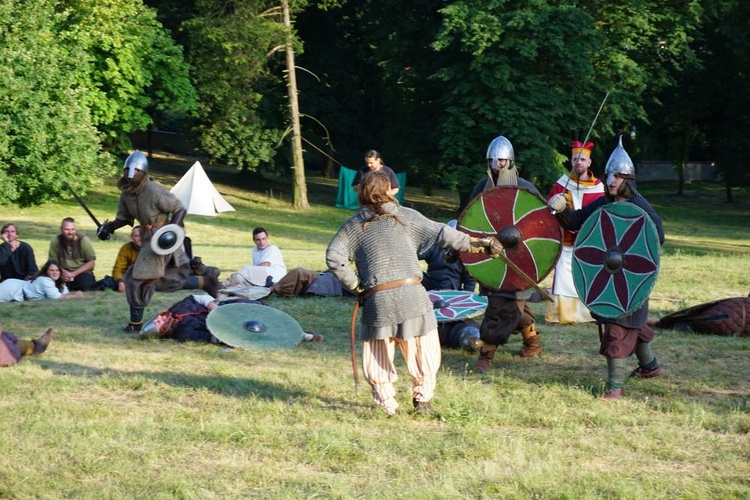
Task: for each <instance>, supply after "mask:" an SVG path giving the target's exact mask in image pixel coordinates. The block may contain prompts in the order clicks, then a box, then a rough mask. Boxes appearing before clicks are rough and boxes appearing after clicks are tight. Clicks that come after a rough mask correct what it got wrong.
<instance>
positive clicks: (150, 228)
mask: <svg viewBox="0 0 750 500" xmlns="http://www.w3.org/2000/svg"><path fill="white" fill-rule="evenodd" d="M166 223H167V221H165V220H164V221H161V222H159V221H157V222H152V223H149V224H146V225H144V226H141V229H142V230H144V229H145V231H146V233H147V234H148V239H151V236H153V235H154V229H158V228H160V227H162V226H163V225H164V224H166Z"/></svg>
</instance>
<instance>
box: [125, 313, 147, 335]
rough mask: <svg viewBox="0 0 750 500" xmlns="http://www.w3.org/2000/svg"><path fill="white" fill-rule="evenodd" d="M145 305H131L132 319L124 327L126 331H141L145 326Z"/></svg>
mask: <svg viewBox="0 0 750 500" xmlns="http://www.w3.org/2000/svg"><path fill="white" fill-rule="evenodd" d="M143 309H144V308H143V307H131V308H130V321H129V322H128V324H127V326H126V327H125V328H123V329H122V331H123V332H125V333H137V332H140V331H141V326H143Z"/></svg>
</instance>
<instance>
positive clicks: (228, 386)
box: [39, 360, 311, 401]
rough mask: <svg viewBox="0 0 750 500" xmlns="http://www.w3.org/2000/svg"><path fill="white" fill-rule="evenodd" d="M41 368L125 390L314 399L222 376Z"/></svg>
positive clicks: (49, 365) (278, 386)
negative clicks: (159, 387) (160, 387)
mask: <svg viewBox="0 0 750 500" xmlns="http://www.w3.org/2000/svg"><path fill="white" fill-rule="evenodd" d="M39 365H40V366H41V367H42V368H44V369H47V370H50V371H52V373H54V374H55V375H66V376H75V377H81V378H85V379H105V378H106V379H111V380H114V381H116V382H115V383H116V385H118V386H119V387H120V388H122V389H130V390H138V389H139V388H143V387H146V386H147V385H150V384H151V383H152V382H158V383H161V384H165V385H168V386H171V387H176V388H183V389H206V390H208V391H211V392H213V393H216V394H221V395H224V396H231V397H237V398H243V397H251V396H252V397H255V398H257V399H262V400H265V401H286V400H289V399H303V398H309V397H310V396H311V394H310V393H308V392H307V391H304V390H301V389H298V388H294V387H290V386H289V385H288V384H284V385H282V384H275V383H269V382H263V381H260V380H255V379H252V378H246V377H229V376H221V375H196V374H190V373H173V372H167V371H163V372H160V371H132V372H131V371H122V370H114V369H111V368H97V367H93V366H86V365H81V364H78V363H58V362H55V361H47V360H39Z"/></svg>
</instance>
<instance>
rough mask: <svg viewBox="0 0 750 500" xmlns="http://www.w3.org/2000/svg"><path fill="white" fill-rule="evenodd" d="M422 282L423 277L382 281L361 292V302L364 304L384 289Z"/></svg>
mask: <svg viewBox="0 0 750 500" xmlns="http://www.w3.org/2000/svg"><path fill="white" fill-rule="evenodd" d="M421 282H422V278H404V279H402V280H396V281H389V282H387V283H381V284H379V285H375V286H374V287H372V288H368V289H367V290H365V291H364V292H362V293H361V294H359V303H360V304H364V303H365V301H366V300H367V299H369V298H370V297H372V296H373V295H374V294H375V293H377V292H382V291H383V290H390V289H391V288H398V287H400V286H407V285H418V284H420V283H421Z"/></svg>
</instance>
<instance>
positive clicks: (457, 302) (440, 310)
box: [427, 290, 487, 323]
mask: <svg viewBox="0 0 750 500" xmlns="http://www.w3.org/2000/svg"><path fill="white" fill-rule="evenodd" d="M427 296H428V297H429V298H430V302H432V307H433V310H434V311H435V318H436V319H437V321H438V323H445V322H447V321H458V320H462V319H469V318H473V317H475V316H479V315H480V314H483V313H484V310H485V309H487V297H483V296H481V295H476V294H474V293H471V292H465V291H460V290H428V291H427Z"/></svg>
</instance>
